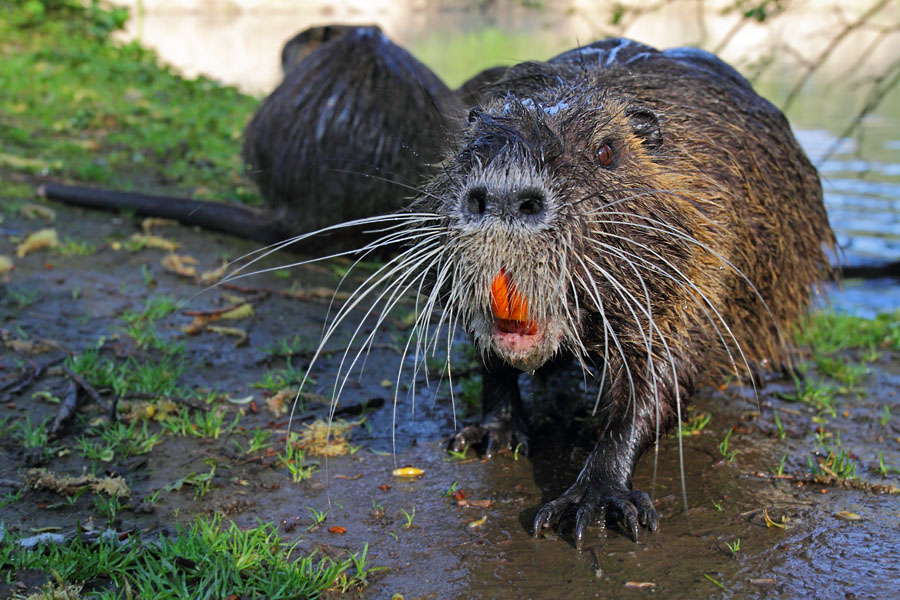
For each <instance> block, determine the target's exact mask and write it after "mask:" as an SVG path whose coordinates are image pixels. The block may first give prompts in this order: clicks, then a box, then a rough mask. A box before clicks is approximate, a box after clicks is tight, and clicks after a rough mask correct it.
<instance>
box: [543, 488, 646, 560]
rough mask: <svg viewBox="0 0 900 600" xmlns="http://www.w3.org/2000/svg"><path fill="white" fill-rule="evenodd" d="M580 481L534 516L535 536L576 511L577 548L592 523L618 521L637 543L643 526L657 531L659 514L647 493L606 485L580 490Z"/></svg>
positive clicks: (601, 525) (603, 523) (603, 524)
mask: <svg viewBox="0 0 900 600" xmlns="http://www.w3.org/2000/svg"><path fill="white" fill-rule="evenodd" d="M578 486H579V484H576V485H575V486H573V487H572V488H570V489H569V490H568V491H566V493H564V494H563V495H562V496H560V497H559V498H557V499H556V500H553V501H552V502H548V503H547V504H545V505H544V506H542V507H541V508H540V509H539V510H538V512H537V515H536V516H535V519H534V529H533V535H534V536H535V537H537V536H538V535H540V532H541V530H543V529H544V528H547V527H553V526H555V525H557V524H558V523H559V522H560V521H561V520H562V517H563V516H564V515H565V514H566V513H567V512H570V511H571V510H573V509H574V510H575V531H574V537H575V547H576V548H578V549H579V550H580V549H581V548H582V547H583V545H584V539H585V533H586V531H587V528H588V526H589V525H591V524H593V523H597V524H599V525H600V527H601V528H605V527H606V525H608V524H611V523H619V524H620V525H621V526H622V527H623V528H624V529H625V531H627V532H628V534H629V536H630V537H631V539H632V540H634V541H635V542H636V541H637V540H638V532H639V529H640V527H645V528H646V529H649V530H650V531H656V530H657V529H658V527H659V516H658V514H657V512H656V508H655V507H654V506H653V501H652V500H651V499H650V496H648V495H647V494H646V493H644V492H642V491H639V490H634V491H628V490H617V489H613V488H611V487H607V486H592V487H591V488H589V489H587V490H585V491H581V490H579V489H578Z"/></svg>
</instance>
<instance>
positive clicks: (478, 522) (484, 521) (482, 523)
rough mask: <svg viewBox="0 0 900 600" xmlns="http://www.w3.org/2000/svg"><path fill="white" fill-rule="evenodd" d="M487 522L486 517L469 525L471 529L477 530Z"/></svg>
mask: <svg viewBox="0 0 900 600" xmlns="http://www.w3.org/2000/svg"><path fill="white" fill-rule="evenodd" d="M486 522H487V515H484V516H483V517H481V518H480V519H476V520H474V521H472V522H470V523H469V524H468V527H469V529H475V528H476V527H481V526H482V525H484V524H485V523H486Z"/></svg>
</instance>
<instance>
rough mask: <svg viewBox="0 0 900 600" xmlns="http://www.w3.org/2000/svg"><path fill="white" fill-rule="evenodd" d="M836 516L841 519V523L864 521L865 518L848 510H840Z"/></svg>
mask: <svg viewBox="0 0 900 600" xmlns="http://www.w3.org/2000/svg"><path fill="white" fill-rule="evenodd" d="M834 516H835V517H837V518H838V519H840V520H841V521H862V520H863V518H862V517H861V516H859V515H858V514H856V513H855V512H850V511H846V510H839V511H837V512H836V513H834Z"/></svg>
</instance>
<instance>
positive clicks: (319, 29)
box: [281, 23, 378, 75]
mask: <svg viewBox="0 0 900 600" xmlns="http://www.w3.org/2000/svg"><path fill="white" fill-rule="evenodd" d="M356 29H360V26H358V25H341V24H336V23H333V24H329V25H318V26H316V27H309V28H307V29H304V30H303V31H301V32H299V33H298V34H297V35H295V36H294V37H292V38H291V39H289V40H288V41H286V42H285V43H284V46H282V47H281V74H282V75H287V74H288V71H290V70H291V69H293V68H294V67H295V66H297V65H298V64H300V63H301V62H302V61H303V60H304V59H305V58H306V57H307V56H309V55H310V54H311V53H312V51H313V50H315V49H316V48H318V47H319V46H321V45H322V44H324V43H325V42H330V41H331V40H333V39H335V38H338V37H341V36H343V35H345V34H347V33H352V32H353V31H354V30H356ZM364 29H378V26H377V25H370V26H367V27H364Z"/></svg>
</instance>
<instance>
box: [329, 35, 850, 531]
mask: <svg viewBox="0 0 900 600" xmlns="http://www.w3.org/2000/svg"><path fill="white" fill-rule="evenodd" d="M480 96H481V97H482V99H483V100H482V104H481V105H480V106H477V107H474V108H472V109H471V112H470V113H469V117H468V125H467V126H465V127H464V128H462V130H461V131H460V132H459V134H458V136H457V139H456V140H454V141H452V142H451V145H450V147H449V150H448V152H447V156H446V157H445V160H444V161H443V163H442V168H441V170H440V171H439V172H438V173H437V174H436V175H435V176H434V177H433V178H432V179H431V180H430V182H429V183H428V184H427V185H426V186H425V188H424V191H423V193H422V194H421V195H420V196H419V198H418V199H417V201H416V202H415V203H414V204H413V205H412V207H411V209H410V210H411V213H410V215H409V216H408V220H409V222H410V227H411V228H410V231H412V232H424V233H417V234H416V235H415V236H413V235H412V234H410V236H409V237H410V240H411V243H410V244H409V246H408V247H407V249H406V250H405V251H404V252H403V253H402V254H400V255H399V256H398V257H397V259H396V260H395V262H393V263H389V265H388V266H387V267H386V270H385V273H386V275H385V276H386V277H387V278H388V279H389V280H390V281H391V283H389V284H388V285H389V288H388V289H389V290H392V291H393V292H394V293H399V292H400V291H402V290H403V289H412V290H416V289H418V290H421V289H422V287H421V286H423V285H424V286H426V288H427V287H428V286H430V289H431V291H430V292H429V293H428V297H427V301H426V302H424V303H420V306H424V310H423V311H421V312H420V318H419V320H418V321H417V323H416V325H417V327H416V332H417V336H418V337H417V338H416V337H414V338H413V339H418V341H417V342H416V344H414V348H415V350H416V353H417V354H419V352H418V350H419V349H422V348H428V347H429V344H430V343H431V344H434V343H436V342H433V341H431V340H434V339H435V338H434V337H433V336H435V335H437V334H436V333H435V332H434V331H433V329H432V330H429V328H428V324H429V320H430V319H431V318H432V317H431V313H432V312H433V311H434V310H435V309H438V308H439V309H440V310H439V311H437V314H439V315H440V316H439V317H434V318H435V319H437V320H438V327H437V329H441V328H442V327H444V328H446V330H447V331H449V332H451V334H452V330H453V328H454V326H455V325H456V324H460V323H461V324H462V325H463V326H464V327H465V328H466V329H467V330H468V332H469V333H470V335H471V336H472V338H473V339H474V343H475V345H476V348H477V349H478V350H479V352H480V356H481V359H482V365H483V366H482V376H483V380H482V381H483V398H482V402H483V418H482V422H481V423H480V424H479V425H472V426H468V427H466V428H464V429H463V430H462V431H461V432H459V433H458V434H457V435H456V436H455V437H454V439H453V440H452V441H451V446H452V447H453V449H455V450H462V449H464V448H466V447H469V446H481V447H484V448H485V451H486V453H487V454H488V455H490V454H493V453H494V452H496V451H498V450H502V449H504V448H510V447H512V446H514V445H516V444H517V443H519V442H526V441H527V433H526V431H525V428H526V417H525V415H524V412H523V407H522V402H521V399H520V395H519V388H518V383H517V378H518V375H519V374H520V373H521V372H523V371H526V372H531V371H535V370H537V369H540V368H542V367H543V366H547V365H548V364H549V363H550V362H551V361H552V362H554V363H557V362H559V361H560V360H565V359H568V360H573V359H574V360H576V361H578V363H579V364H581V365H582V366H583V368H584V369H585V371H586V372H587V373H590V374H591V375H592V376H593V377H595V378H596V380H597V381H598V384H599V387H600V390H601V393H600V395H599V396H598V398H597V407H598V412H599V414H600V415H601V416H602V417H603V420H604V423H605V424H604V426H603V428H602V430H601V431H599V432H598V433H599V436H598V442H597V444H596V447H595V449H594V450H593V452H592V453H591V454H590V456H589V458H588V459H587V461H586V462H585V464H584V467H583V469H582V471H581V473H580V475H579V476H578V478H577V480H576V481H575V483H574V484H573V485H572V486H571V487H570V488H569V489H568V490H567V491H565V492H564V493H563V494H562V496H560V497H559V498H558V499H555V500H553V501H551V502H548V503H547V504H545V505H543V507H541V508H540V510H539V511H538V512H537V515H536V517H535V519H534V535H538V534H539V533H540V532H541V530H542V529H543V528H545V527H548V526H553V525H556V524H557V523H559V522H560V520H561V518H562V517H564V516H566V515H570V514H571V515H572V516H574V519H575V534H574V535H575V540H576V545H577V546H578V547H581V545H582V543H583V540H584V534H585V528H586V526H587V525H588V524H590V523H593V522H595V521H599V522H601V523H604V522H613V521H615V522H620V523H621V524H622V525H623V526H625V527H626V528H627V530H628V531H629V532H630V534H631V535H632V537H633V538H635V539H637V535H638V526H639V525H641V526H644V527H646V528H648V529H650V530H655V529H656V527H657V523H658V517H657V513H656V510H655V508H654V506H653V503H652V501H651V499H650V497H649V496H648V495H647V494H646V493H644V492H642V491H638V490H633V489H632V474H633V471H634V467H635V463H636V462H637V460H638V458H639V457H640V455H641V453H643V452H644V450H646V449H647V447H648V446H650V445H651V444H652V443H653V442H654V441H655V440H657V439H658V438H659V436H660V435H661V434H664V433H665V432H667V431H668V430H670V429H671V428H672V427H673V425H675V424H676V423H678V422H680V418H681V416H682V415H683V414H684V413H683V410H684V408H683V407H684V402H685V401H686V400H687V399H688V398H689V396H690V395H691V393H692V392H693V391H694V389H695V388H696V387H697V385H698V384H699V383H700V382H701V381H702V380H703V378H705V377H706V376H709V375H715V374H717V373H719V372H721V371H724V370H730V371H740V372H748V373H749V372H751V368H755V366H757V365H764V364H768V365H770V366H775V367H777V366H780V365H785V364H787V363H788V362H789V360H790V357H789V349H788V345H787V340H786V339H785V332H789V331H790V330H791V327H792V325H793V324H794V323H795V321H796V319H797V318H798V316H799V315H800V314H801V313H802V312H803V311H804V309H805V308H806V307H807V305H808V303H809V301H810V295H811V292H812V291H813V290H814V288H815V287H816V285H817V282H818V281H819V280H820V279H821V278H822V277H824V276H825V275H826V274H827V272H828V269H829V267H828V261H827V260H826V255H825V252H824V250H823V248H824V247H828V246H832V245H833V243H834V237H833V234H832V232H831V230H830V228H829V225H828V221H827V218H826V214H825V210H824V207H823V204H822V190H821V185H820V182H819V178H818V175H817V173H816V170H815V168H814V167H813V166H812V165H811V163H810V162H809V160H808V159H807V157H806V156H805V155H804V153H803V151H802V150H801V148H800V146H799V145H798V143H797V141H796V140H795V138H794V136H793V134H792V133H791V130H790V127H789V125H788V123H787V120H786V119H785V117H784V115H782V113H781V112H780V111H779V110H778V109H776V108H775V107H774V106H773V105H772V104H770V103H769V102H767V101H766V100H764V99H762V98H761V97H759V96H758V95H757V94H756V93H755V92H754V91H753V89H752V87H751V86H750V84H749V83H748V82H747V81H746V80H745V79H744V78H743V77H741V76H740V75H739V74H738V73H737V72H736V71H735V70H734V69H732V68H731V67H729V66H728V65H726V64H725V63H723V62H721V61H720V60H719V59H717V58H716V57H715V56H713V55H711V54H709V53H707V52H704V51H701V50H696V49H688V48H677V49H671V50H666V51H662V52H660V51H658V50H656V49H653V48H651V47H648V46H645V45H643V44H639V43H636V42H632V41H629V40H625V39H609V40H604V41H601V42H597V43H594V44H591V45H589V46H585V47H581V48H577V49H575V50H572V51H569V52H567V53H565V54H562V55H560V56H557V57H556V58H553V59H551V60H549V61H547V62H546V63H537V62H529V63H522V64H520V65H517V66H515V67H511V68H509V69H508V70H506V71H505V72H504V73H503V74H502V78H501V79H500V80H499V81H495V82H493V83H490V82H489V84H488V87H487V88H485V89H482V91H481V92H480ZM398 218H399V217H398ZM370 291H371V288H364V289H363V290H360V291H358V293H359V294H363V295H364V294H368V293H370ZM339 317H340V316H339ZM751 365H752V367H751Z"/></svg>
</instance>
